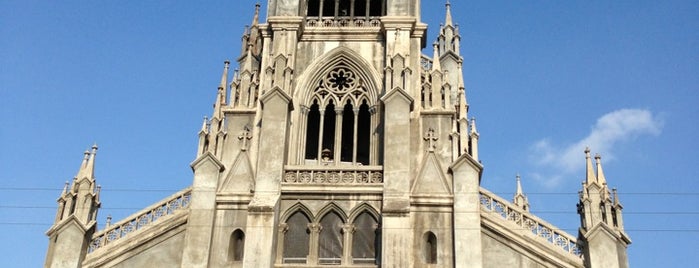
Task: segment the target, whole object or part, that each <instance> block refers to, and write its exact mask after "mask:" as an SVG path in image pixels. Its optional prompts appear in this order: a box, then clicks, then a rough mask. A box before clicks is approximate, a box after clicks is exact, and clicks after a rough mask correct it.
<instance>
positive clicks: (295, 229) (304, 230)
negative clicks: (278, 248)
mask: <svg viewBox="0 0 699 268" xmlns="http://www.w3.org/2000/svg"><path fill="white" fill-rule="evenodd" d="M308 223H310V220H309V219H308V216H306V214H304V213H303V212H301V211H297V212H294V214H293V215H291V217H289V219H288V220H287V221H286V224H287V228H288V229H287V231H286V235H285V236H284V253H283V255H282V257H283V258H282V263H306V258H307V256H308V246H309V240H310V237H311V235H310V232H309V230H308Z"/></svg>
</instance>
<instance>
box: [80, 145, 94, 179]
mask: <svg viewBox="0 0 699 268" xmlns="http://www.w3.org/2000/svg"><path fill="white" fill-rule="evenodd" d="M83 154H84V156H83V162H82V164H81V165H80V170H78V174H77V175H76V176H75V178H76V179H78V180H81V179H84V178H87V179H90V180H93V179H94V171H95V155H96V154H97V144H94V145H92V152H90V151H88V150H85V152H84V153H83Z"/></svg>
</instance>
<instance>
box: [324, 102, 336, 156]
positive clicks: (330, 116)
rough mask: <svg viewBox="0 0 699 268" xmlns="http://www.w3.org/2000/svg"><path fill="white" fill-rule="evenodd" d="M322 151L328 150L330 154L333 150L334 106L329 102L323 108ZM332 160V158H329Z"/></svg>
mask: <svg viewBox="0 0 699 268" xmlns="http://www.w3.org/2000/svg"><path fill="white" fill-rule="evenodd" d="M322 144H323V150H325V149H328V150H330V152H331V154H330V155H331V156H332V155H333V154H332V152H333V150H335V104H333V103H332V101H331V102H330V104H328V106H325V118H324V121H323V143H322ZM331 158H332V157H331Z"/></svg>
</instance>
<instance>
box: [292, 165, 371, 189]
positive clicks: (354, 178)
mask: <svg viewBox="0 0 699 268" xmlns="http://www.w3.org/2000/svg"><path fill="white" fill-rule="evenodd" d="M282 182H283V183H285V184H369V185H371V184H381V183H383V167H382V166H287V167H286V168H285V172H284V178H283V180H282Z"/></svg>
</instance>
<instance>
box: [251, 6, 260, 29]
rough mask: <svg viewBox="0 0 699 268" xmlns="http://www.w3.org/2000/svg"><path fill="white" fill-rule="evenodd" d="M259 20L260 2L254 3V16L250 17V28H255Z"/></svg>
mask: <svg viewBox="0 0 699 268" xmlns="http://www.w3.org/2000/svg"><path fill="white" fill-rule="evenodd" d="M259 20H260V2H259V1H258V2H257V3H255V15H253V16H252V24H250V25H251V26H250V28H253V27H256V26H257V24H258V23H259Z"/></svg>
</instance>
